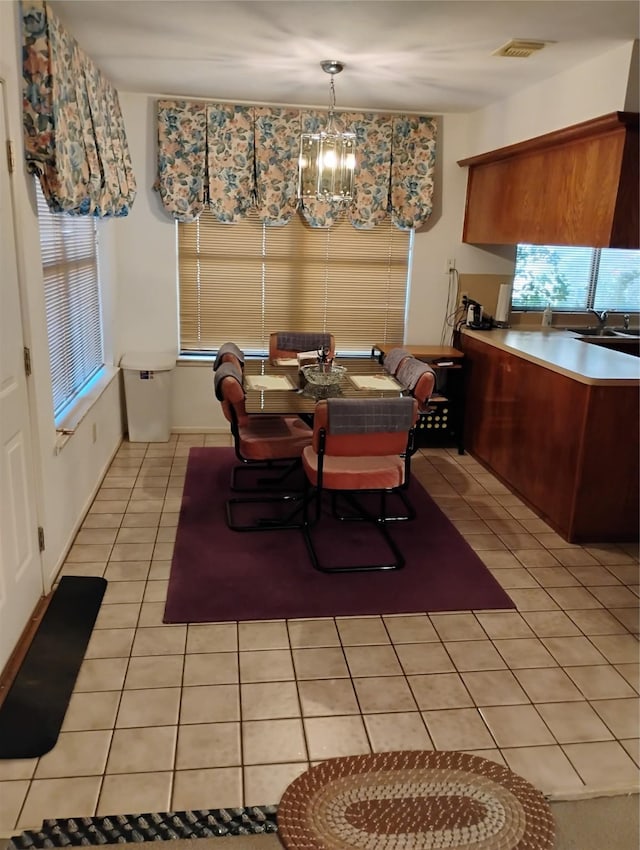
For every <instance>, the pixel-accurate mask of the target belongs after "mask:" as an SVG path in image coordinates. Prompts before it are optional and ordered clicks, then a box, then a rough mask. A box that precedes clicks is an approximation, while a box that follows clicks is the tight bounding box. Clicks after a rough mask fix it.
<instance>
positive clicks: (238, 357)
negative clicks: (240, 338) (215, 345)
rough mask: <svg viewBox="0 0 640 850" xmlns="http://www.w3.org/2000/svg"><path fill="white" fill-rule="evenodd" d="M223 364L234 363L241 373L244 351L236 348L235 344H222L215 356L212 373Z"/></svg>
mask: <svg viewBox="0 0 640 850" xmlns="http://www.w3.org/2000/svg"><path fill="white" fill-rule="evenodd" d="M223 363H234V364H235V365H237V366H238V367H239V368H240V370H241V371H242V370H243V369H244V351H242V349H241V348H238V346H237V345H236V344H235V342H223V343H222V345H221V346H220V348H219V349H218V353H217V354H216V359H215V361H214V363H213V371H214V372H215V371H216V370H217V369H218V368H219V367H220V366H222V364H223Z"/></svg>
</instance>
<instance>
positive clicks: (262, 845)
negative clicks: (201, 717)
mask: <svg viewBox="0 0 640 850" xmlns="http://www.w3.org/2000/svg"><path fill="white" fill-rule="evenodd" d="M551 809H552V811H553V816H554V818H555V820H556V831H557V837H556V844H555V848H554V850H640V825H639V820H640V819H639V811H640V809H639V799H638V795H637V794H631V795H625V796H619V797H597V798H595V799H590V800H571V801H563V802H553V803H551ZM196 840H197V841H198V850H225V848H226V850H282V844H281V843H280V840H279V839H278V836H277V835H252V836H247V837H246V838H231V839H226V838H199V839H196ZM193 841H194V840H193V839H184V840H180V841H163V842H162V850H193ZM102 846H103V847H108V846H113V847H120V848H121V850H125V848H126V845H122V844H114V845H107V844H105V845H102ZM130 846H133V845H130ZM135 846H136V847H137V846H139V845H135ZM0 847H2V850H5V845H4V843H3V842H1V841H0ZM300 850H304V848H301V849H300Z"/></svg>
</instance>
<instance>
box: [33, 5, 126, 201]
mask: <svg viewBox="0 0 640 850" xmlns="http://www.w3.org/2000/svg"><path fill="white" fill-rule="evenodd" d="M22 33H23V127H24V143H25V157H26V160H27V167H28V169H29V171H31V172H32V173H34V174H37V175H38V176H39V178H40V183H41V186H42V191H43V194H44V196H45V198H46V199H47V203H48V205H49V207H50V208H51V209H52V210H53V211H54V212H67V213H73V214H75V215H95V216H101V217H102V216H124V215H127V213H128V212H129V209H130V207H131V205H132V203H133V200H134V198H135V194H136V183H135V178H134V176H133V169H132V167H131V158H130V156H129V149H128V146H127V139H126V135H125V131H124V123H123V120H122V113H121V111H120V104H119V101H118V93H117V91H116V90H115V89H114V87H113V86H112V85H111V83H110V82H109V81H108V80H107V79H106V78H105V77H104V76H103V75H102V74H101V73H100V71H99V69H98V68H97V67H96V66H95V65H94V63H93V62H92V60H91V59H90V58H89V57H88V56H87V55H86V53H84V51H83V50H82V49H81V48H80V46H79V45H78V43H77V42H76V41H75V39H74V38H72V36H70V35H69V33H67V32H66V31H65V30H64V28H63V27H62V25H61V23H60V21H59V20H58V18H57V17H56V15H55V14H54V13H53V12H52V11H51V9H50V8H49V7H48V6H47V4H46V3H45V2H41V0H27V2H23V3H22Z"/></svg>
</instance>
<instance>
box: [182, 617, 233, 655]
mask: <svg viewBox="0 0 640 850" xmlns="http://www.w3.org/2000/svg"><path fill="white" fill-rule="evenodd" d="M237 649H238V626H237V624H236V623H196V624H190V625H189V626H188V627H187V650H186V651H187V654H189V653H197V652H235V651H236V650H237Z"/></svg>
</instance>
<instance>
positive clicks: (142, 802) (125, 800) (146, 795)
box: [96, 771, 173, 815]
mask: <svg viewBox="0 0 640 850" xmlns="http://www.w3.org/2000/svg"><path fill="white" fill-rule="evenodd" d="M172 782H173V774H172V773H171V772H169V771H167V772H165V773H145V774H144V779H141V776H140V774H139V773H133V774H128V775H127V774H125V775H114V776H105V778H104V782H103V785H102V791H101V792H100V799H99V800H98V807H97V811H96V814H98V815H115V814H118V812H120V813H125V812H127V813H129V812H166V811H169V807H170V803H171V786H172Z"/></svg>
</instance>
